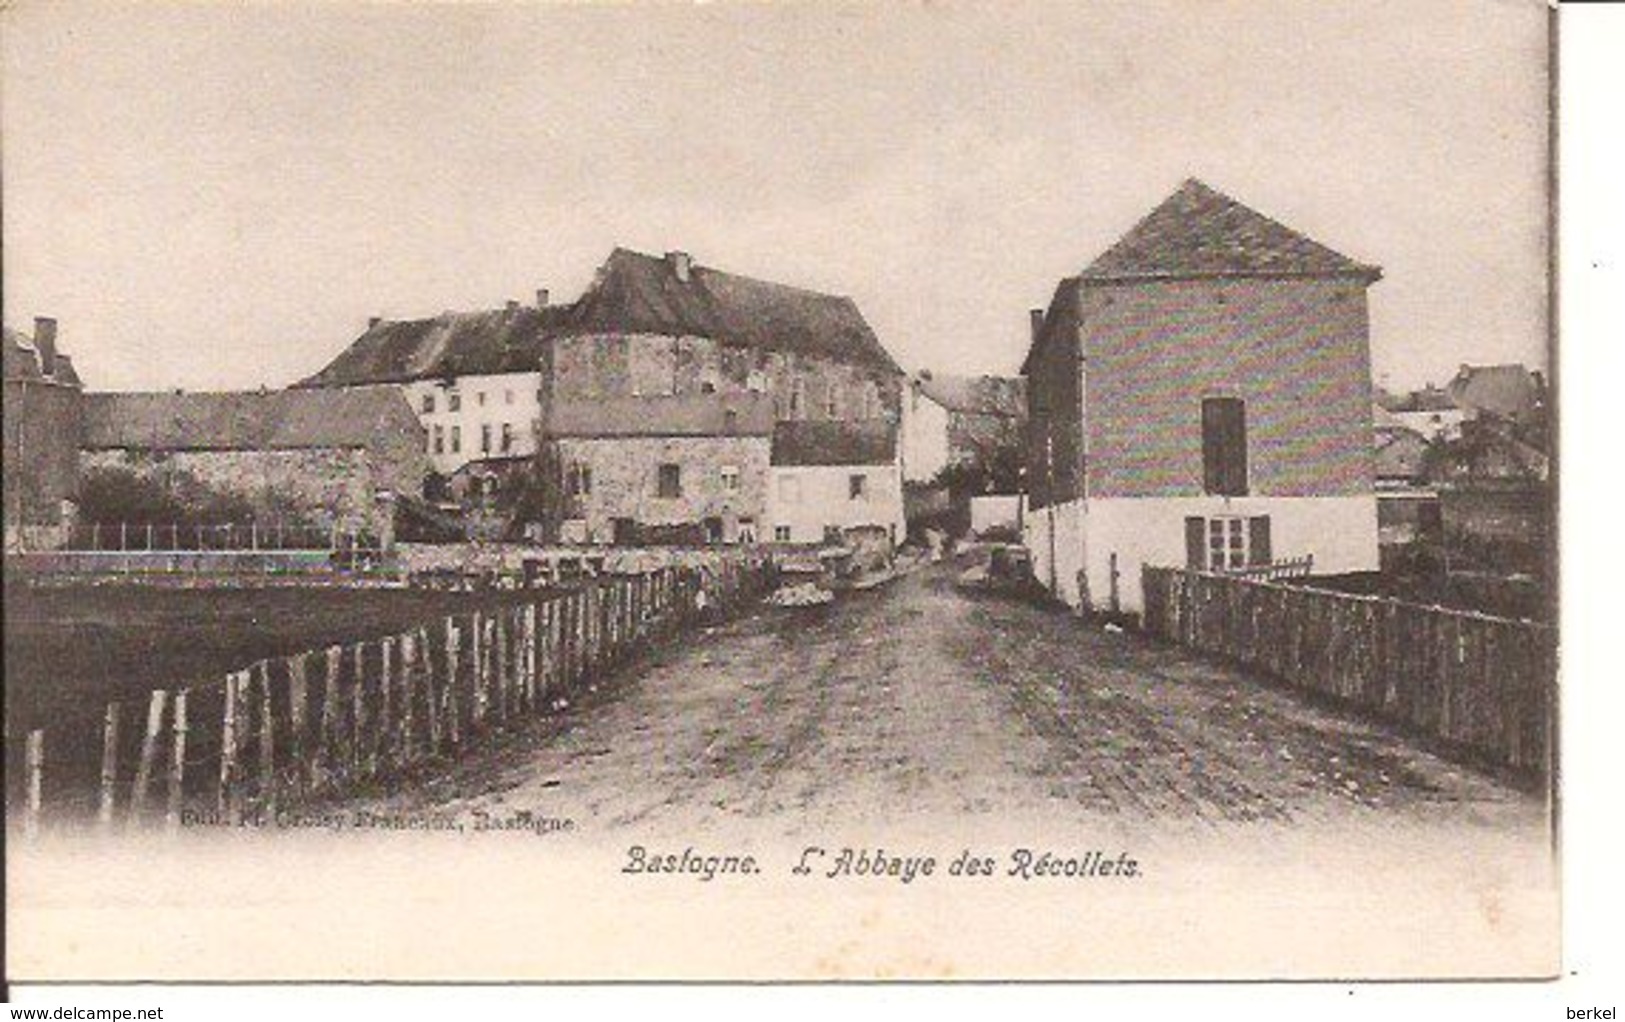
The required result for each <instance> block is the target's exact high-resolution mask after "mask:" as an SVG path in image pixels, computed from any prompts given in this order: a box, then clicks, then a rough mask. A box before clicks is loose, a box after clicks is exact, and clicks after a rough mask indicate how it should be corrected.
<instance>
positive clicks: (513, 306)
mask: <svg viewBox="0 0 1625 1022" xmlns="http://www.w3.org/2000/svg"><path fill="white" fill-rule="evenodd" d="M518 311H519V302H518V301H517V300H515V299H513V298H510V299H508V312H509V313H510V314H512V313H515V312H518Z"/></svg>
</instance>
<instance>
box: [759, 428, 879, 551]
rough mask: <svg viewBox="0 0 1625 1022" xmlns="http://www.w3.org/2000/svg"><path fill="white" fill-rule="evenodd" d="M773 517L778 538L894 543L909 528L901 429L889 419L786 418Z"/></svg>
mask: <svg viewBox="0 0 1625 1022" xmlns="http://www.w3.org/2000/svg"><path fill="white" fill-rule="evenodd" d="M772 469H773V483H772V486H771V488H770V490H769V494H768V513H767V518H768V521H769V523H770V524H771V526H772V534H771V536H769V537H767V538H770V539H772V540H773V541H774V542H776V543H797V544H801V543H846V542H854V541H858V542H862V541H863V540H864V539H865V538H868V539H872V540H875V541H878V542H880V543H881V544H882V545H883V546H885V547H886V548H888V549H889V548H891V547H893V546H895V545H896V544H897V543H899V542H901V541H902V539H903V536H904V533H905V531H906V528H907V526H906V524H905V522H904V520H903V470H902V463H901V460H900V457H899V444H898V429H897V427H896V426H895V425H894V424H892V423H890V422H886V421H884V420H871V421H867V422H780V423H778V424H777V425H776V426H774V428H773V449H772Z"/></svg>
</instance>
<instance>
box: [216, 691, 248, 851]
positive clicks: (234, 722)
mask: <svg viewBox="0 0 1625 1022" xmlns="http://www.w3.org/2000/svg"><path fill="white" fill-rule="evenodd" d="M246 676H247V672H246V671H244V672H234V673H232V674H228V675H226V692H225V708H224V710H223V711H222V714H221V721H220V787H219V791H218V792H217V793H216V803H215V804H216V808H218V809H219V811H220V813H221V814H222V815H224V816H225V817H226V819H227V820H229V821H230V822H231V823H233V824H236V823H237V822H238V816H239V814H240V811H241V808H242V806H241V802H240V800H239V798H238V785H237V775H238V763H237V757H238V751H239V748H238V747H239V742H238V727H239V724H240V718H241V716H242V714H241V710H240V709H239V704H240V703H241V702H242V699H241V698H240V697H241V694H242V683H243V679H244V678H245V677H246Z"/></svg>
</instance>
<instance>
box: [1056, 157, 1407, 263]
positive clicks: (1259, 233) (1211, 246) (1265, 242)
mask: <svg viewBox="0 0 1625 1022" xmlns="http://www.w3.org/2000/svg"><path fill="white" fill-rule="evenodd" d="M1381 273H1382V271H1381V270H1379V269H1378V268H1377V267H1375V266H1368V265H1365V264H1363V263H1359V262H1355V261H1354V260H1352V259H1350V258H1348V257H1347V256H1344V255H1341V254H1339V253H1337V252H1334V251H1332V250H1331V249H1329V248H1327V247H1326V246H1325V245H1322V244H1320V243H1319V242H1317V241H1312V240H1310V239H1309V238H1306V237H1304V236H1303V235H1302V234H1299V233H1298V232H1297V231H1294V230H1292V229H1291V228H1289V227H1286V226H1284V225H1282V224H1280V223H1277V222H1276V221H1274V220H1271V219H1270V218H1269V217H1267V216H1265V215H1263V214H1262V213H1259V212H1257V211H1255V210H1252V209H1249V208H1248V207H1246V206H1244V205H1242V204H1241V203H1239V202H1237V201H1236V200H1235V199H1232V198H1230V197H1229V196H1228V195H1224V194H1222V193H1221V192H1218V191H1215V190H1214V189H1212V188H1209V187H1208V186H1207V185H1205V184H1203V183H1202V182H1200V181H1197V180H1196V179H1194V178H1192V179H1190V180H1188V181H1186V182H1185V183H1184V184H1183V185H1181V186H1180V187H1179V190H1178V191H1176V192H1174V194H1173V195H1171V196H1169V197H1168V198H1167V199H1166V200H1164V201H1163V203H1162V204H1161V205H1159V206H1158V207H1157V208H1156V209H1153V210H1152V211H1151V212H1150V213H1148V214H1146V216H1145V217H1144V218H1143V219H1142V220H1140V222H1139V223H1137V224H1135V225H1134V226H1133V227H1132V228H1131V229H1130V230H1129V232H1128V233H1127V234H1125V235H1123V237H1122V238H1120V239H1118V241H1117V242H1116V243H1115V244H1114V245H1112V246H1111V247H1110V248H1108V249H1107V250H1106V251H1105V252H1104V253H1102V254H1101V256H1100V257H1099V258H1098V259H1096V260H1095V261H1094V262H1092V263H1090V264H1089V266H1088V267H1087V268H1086V269H1085V270H1084V271H1083V273H1082V274H1081V275H1080V276H1081V279H1082V280H1083V281H1084V282H1085V283H1088V282H1091V281H1096V282H1099V281H1132V280H1147V279H1152V280H1155V279H1182V278H1205V277H1277V276H1290V277H1300V276H1317V277H1318V276H1357V277H1365V278H1368V279H1370V280H1375V279H1377V278H1378V277H1379V276H1381Z"/></svg>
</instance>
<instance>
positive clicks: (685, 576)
mask: <svg viewBox="0 0 1625 1022" xmlns="http://www.w3.org/2000/svg"><path fill="white" fill-rule="evenodd" d="M770 572H771V567H770V565H769V563H768V562H767V560H766V559H765V558H764V557H762V556H760V555H756V554H750V555H743V556H741V557H738V558H735V559H725V560H723V561H721V562H719V563H717V564H714V565H711V566H708V567H704V568H696V567H691V566H685V567H666V568H661V569H658V570H654V571H649V572H645V573H641V574H635V575H620V576H604V577H600V578H596V579H590V580H584V581H583V583H582V584H581V585H580V586H579V587H578V588H575V589H572V590H568V591H562V592H553V593H550V594H546V595H541V596H539V598H538V599H535V600H532V601H528V602H516V603H514V604H510V605H507V606H504V607H501V608H499V609H496V610H485V611H474V612H469V613H463V614H454V615H450V616H447V617H445V618H443V619H442V620H440V621H438V622H436V623H434V624H433V625H432V626H429V625H425V626H421V627H418V628H415V629H412V630H410V631H406V632H403V633H400V634H396V635H389V636H384V637H381V638H377V639H372V640H368V641H363V642H356V643H352V644H350V645H346V646H330V647H327V648H325V649H319V650H310V651H307V652H303V653H297V654H294V655H292V656H284V657H277V658H273V659H269V660H262V661H259V662H257V663H254V664H252V665H250V666H248V667H245V668H243V669H241V670H238V671H234V672H232V673H230V674H228V675H226V676H225V677H223V678H219V679H215V680H211V681H208V682H203V683H199V684H193V685H187V686H183V687H178V688H175V689H167V690H166V689H158V690H154V691H152V692H151V693H149V694H147V697H146V699H145V703H144V712H140V713H138V714H127V713H126V712H125V711H126V707H125V706H124V704H122V703H119V702H114V703H110V704H108V706H107V708H106V713H105V717H104V719H103V726H102V736H101V737H102V741H101V743H100V750H101V755H100V773H99V784H97V785H95V787H94V788H93V789H92V790H88V791H87V790H86V789H85V787H84V786H83V785H79V784H70V783H56V784H53V783H52V781H53V771H57V772H59V773H60V774H61V775H62V776H63V777H71V778H79V777H87V776H88V777H95V776H97V775H96V773H95V770H94V764H85V763H77V764H75V763H65V762H53V760H52V758H51V756H52V743H50V742H49V741H48V738H49V736H48V735H47V733H46V731H44V730H36V731H33V732H30V733H29V734H28V735H27V737H26V742H25V745H24V749H23V750H22V751H23V755H22V757H21V758H22V763H21V764H18V765H20V766H21V767H22V770H21V771H20V773H21V775H22V776H21V780H22V784H21V785H20V790H18V791H15V792H13V793H11V794H12V797H13V799H14V800H15V801H17V802H20V803H21V804H20V805H17V806H13V807H12V808H13V809H14V810H15V811H17V813H18V814H20V816H21V820H22V826H23V828H24V831H25V833H27V834H30V835H32V834H35V833H37V832H38V830H39V827H40V823H41V821H42V820H45V821H49V822H51V823H52V824H53V825H54V824H55V823H56V822H58V821H62V822H72V821H74V820H75V818H79V819H84V818H85V817H87V816H89V817H91V818H92V819H93V820H94V822H95V824H96V825H98V826H99V827H101V828H104V829H109V828H113V827H115V826H119V827H136V826H148V825H154V824H160V823H162V824H164V825H167V826H168V827H172V828H174V827H179V826H181V825H182V824H183V823H185V822H188V817H196V818H198V819H205V818H206V819H207V820H208V821H209V822H211V823H213V822H219V823H226V824H231V823H236V822H240V821H241V820H242V819H243V818H244V817H245V815H247V814H253V815H255V816H261V817H263V816H265V815H266V814H275V813H276V812H277V810H278V809H279V808H282V809H286V808H287V807H289V806H292V805H296V804H298V803H301V802H306V801H309V800H312V799H318V798H331V797H341V796H343V795H345V794H346V793H349V792H352V791H355V790H356V789H359V788H363V787H365V786H367V785H371V784H376V783H378V782H381V781H385V780H387V779H389V778H391V777H393V776H396V775H399V774H401V773H402V772H404V771H407V770H409V769H411V768H414V767H417V766H419V765H420V764H423V763H425V762H427V761H430V760H435V759H441V760H451V759H455V758H456V757H457V756H458V755H459V754H461V753H463V752H464V751H465V750H467V749H468V748H469V747H471V746H472V745H474V744H475V743H477V742H478V741H479V740H480V739H482V738H483V737H485V736H487V735H489V734H491V733H494V732H497V731H500V730H502V729H504V728H506V727H508V726H510V725H512V724H514V723H517V722H518V721H520V720H522V719H524V718H526V717H531V716H534V715H537V714H543V713H547V712H550V711H553V710H556V709H558V708H560V707H561V706H562V705H563V701H564V700H565V699H566V698H567V695H568V693H570V692H572V691H573V690H575V689H577V688H578V687H580V686H581V685H582V684H584V683H586V682H587V681H588V680H590V679H592V678H594V677H595V676H597V675H599V674H601V673H602V672H604V671H607V670H609V669H612V668H613V667H615V666H617V665H618V664H620V663H622V662H624V661H625V660H626V659H627V658H628V657H629V656H631V655H633V654H635V653H636V652H637V651H638V650H639V649H640V648H642V647H643V646H645V645H646V644H648V643H650V642H655V641H665V640H669V639H672V638H673V637H674V636H675V635H676V634H677V633H678V632H680V631H681V630H682V629H683V628H684V627H685V626H688V625H691V624H692V623H694V622H695V621H696V620H698V619H711V618H713V617H719V616H722V615H726V614H729V613H731V612H733V611H735V610H737V609H738V608H740V607H741V606H744V605H746V604H747V603H749V602H751V601H753V600H755V599H757V598H759V597H760V596H761V595H763V593H764V592H765V590H766V587H767V585H768V581H769V575H770ZM8 744H9V743H8ZM60 744H61V745H62V746H63V747H64V748H74V747H87V744H86V743H75V742H63V743H60ZM95 744H96V743H94V742H91V743H88V747H93V746H94V745H95ZM87 767H88V769H87ZM92 783H93V784H94V782H92ZM92 814H93V816H92Z"/></svg>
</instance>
